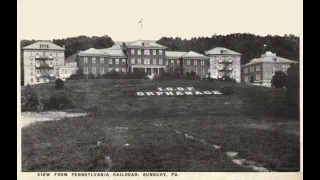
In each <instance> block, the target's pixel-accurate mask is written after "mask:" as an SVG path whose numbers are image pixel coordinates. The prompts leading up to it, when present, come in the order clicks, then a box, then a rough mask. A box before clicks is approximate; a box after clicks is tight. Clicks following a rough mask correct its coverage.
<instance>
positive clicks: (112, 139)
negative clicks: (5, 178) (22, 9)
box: [22, 79, 300, 172]
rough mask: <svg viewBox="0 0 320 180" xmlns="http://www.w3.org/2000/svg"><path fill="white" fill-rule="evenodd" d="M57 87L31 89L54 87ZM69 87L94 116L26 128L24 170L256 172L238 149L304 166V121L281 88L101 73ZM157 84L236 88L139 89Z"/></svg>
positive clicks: (271, 161) (40, 88)
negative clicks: (191, 91) (180, 93)
mask: <svg viewBox="0 0 320 180" xmlns="http://www.w3.org/2000/svg"><path fill="white" fill-rule="evenodd" d="M53 86H54V84H53V83H47V84H40V85H36V86H31V89H32V91H34V92H36V93H40V94H41V93H43V94H46V93H47V94H48V93H49V94H50V92H52V91H54V90H53ZM65 86H66V88H67V89H69V90H70V91H69V98H71V99H72V101H73V102H74V105H75V106H74V107H73V108H72V109H68V111H73V112H87V113H89V115H88V116H85V117H76V118H65V119H63V120H60V121H47V122H39V123H36V124H33V125H30V126H27V127H24V128H22V170H23V171H106V170H107V171H214V172H224V171H227V172H230V171H231V172H233V171H253V170H252V169H251V168H248V167H245V166H241V165H237V164H236V163H234V162H233V161H232V158H231V159H230V157H228V156H227V155H226V154H225V153H226V152H232V151H233V152H237V153H238V156H239V158H243V159H246V160H248V161H254V162H255V163H257V164H260V165H261V166H263V167H265V168H267V169H269V170H272V171H299V159H300V152H299V147H300V145H299V120H298V119H288V118H285V117H286V115H287V114H288V111H287V110H286V109H287V107H286V105H285V103H284V91H283V90H273V89H270V88H265V87H256V86H250V85H244V84H228V83H221V82H211V81H200V80H160V81H158V82H157V81H154V80H124V79H120V80H119V79H117V80H105V79H100V80H90V81H87V82H84V81H81V80H79V81H67V82H65ZM158 86H159V87H179V86H180V87H194V88H195V89H199V90H219V89H220V88H221V87H227V86H233V88H234V91H235V93H234V94H233V95H229V96H227V95H210V96H184V97H168V96H161V97H157V96H150V97H136V96H133V93H134V92H137V91H156V88H157V87H158ZM24 91H25V89H23V90H22V92H24ZM159 124H160V125H159ZM177 132H179V133H177ZM185 134H188V135H189V137H190V136H191V137H192V138H188V137H186V136H187V135H185ZM197 139H198V140H197ZM199 139H201V140H203V141H205V142H206V144H204V143H201V142H200V141H199ZM208 144H211V145H216V146H219V147H220V148H219V149H217V148H212V147H211V146H208Z"/></svg>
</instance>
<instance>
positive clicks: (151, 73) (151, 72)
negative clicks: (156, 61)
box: [151, 67, 153, 75]
mask: <svg viewBox="0 0 320 180" xmlns="http://www.w3.org/2000/svg"><path fill="white" fill-rule="evenodd" d="M152 74H153V67H151V75H152Z"/></svg>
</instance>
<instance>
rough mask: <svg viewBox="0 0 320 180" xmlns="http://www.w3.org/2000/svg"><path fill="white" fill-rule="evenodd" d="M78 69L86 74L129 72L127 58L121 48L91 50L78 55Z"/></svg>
mask: <svg viewBox="0 0 320 180" xmlns="http://www.w3.org/2000/svg"><path fill="white" fill-rule="evenodd" d="M77 65H78V68H79V69H81V70H83V73H84V74H91V73H92V74H93V75H98V74H101V75H102V74H105V73H107V72H113V71H114V72H124V73H125V72H127V71H126V69H127V56H126V54H125V53H124V52H123V51H122V50H121V49H120V48H119V49H117V48H106V49H95V48H90V49H88V50H86V51H81V52H79V53H78V58H77Z"/></svg>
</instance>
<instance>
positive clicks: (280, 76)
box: [271, 71, 288, 88]
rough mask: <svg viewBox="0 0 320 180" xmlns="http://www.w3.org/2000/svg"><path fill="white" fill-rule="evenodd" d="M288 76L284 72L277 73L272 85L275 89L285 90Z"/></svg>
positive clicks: (273, 77)
mask: <svg viewBox="0 0 320 180" xmlns="http://www.w3.org/2000/svg"><path fill="white" fill-rule="evenodd" d="M287 81H288V78H287V74H286V73H284V72H282V71H276V72H275V74H274V75H273V76H272V79H271V85H272V86H273V87H275V88H283V87H284V86H287Z"/></svg>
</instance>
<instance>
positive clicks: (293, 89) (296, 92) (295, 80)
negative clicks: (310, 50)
mask: <svg viewBox="0 0 320 180" xmlns="http://www.w3.org/2000/svg"><path fill="white" fill-rule="evenodd" d="M299 69H300V68H299V64H291V66H290V68H288V70H287V74H288V78H287V81H288V83H287V91H286V99H287V103H288V104H289V105H291V106H297V107H298V106H299V101H300V73H299Z"/></svg>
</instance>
